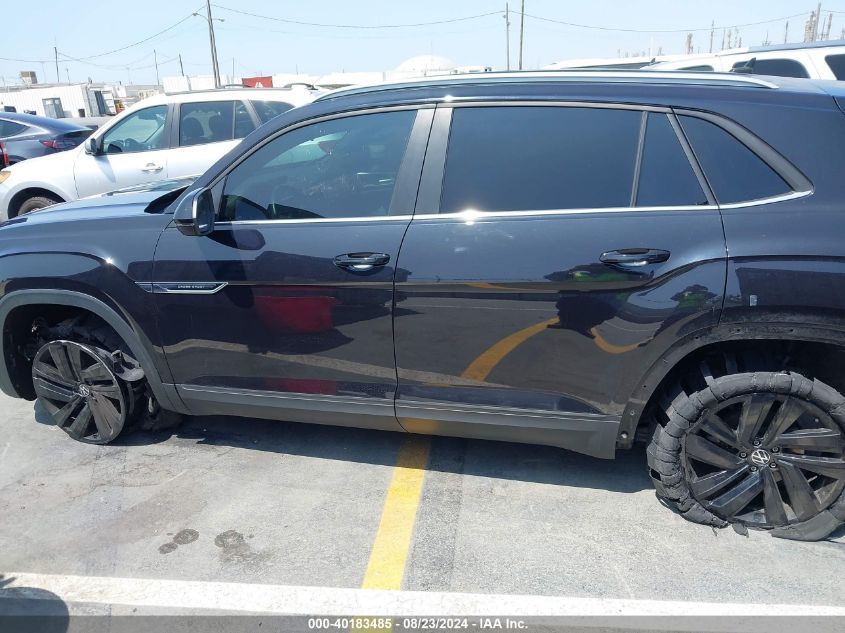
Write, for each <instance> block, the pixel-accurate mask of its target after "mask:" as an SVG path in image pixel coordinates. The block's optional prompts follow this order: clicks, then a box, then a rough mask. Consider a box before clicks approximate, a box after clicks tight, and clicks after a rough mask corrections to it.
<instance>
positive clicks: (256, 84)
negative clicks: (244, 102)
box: [243, 76, 273, 88]
mask: <svg viewBox="0 0 845 633" xmlns="http://www.w3.org/2000/svg"><path fill="white" fill-rule="evenodd" d="M243 83H244V85H245V86H249V87H250V88H272V87H273V78H272V77H270V76H267V77H244V78H243Z"/></svg>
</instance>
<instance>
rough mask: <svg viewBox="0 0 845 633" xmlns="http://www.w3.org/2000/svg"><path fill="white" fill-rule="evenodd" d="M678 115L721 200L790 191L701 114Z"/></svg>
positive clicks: (731, 200) (753, 155)
mask: <svg viewBox="0 0 845 633" xmlns="http://www.w3.org/2000/svg"><path fill="white" fill-rule="evenodd" d="M678 119H679V120H680V121H681V125H682V127H683V128H684V133H685V134H686V135H687V138H688V139H689V142H690V145H692V149H693V151H694V152H695V155H696V157H697V158H698V162H699V163H700V164H701V168H702V169H703V170H704V175H705V176H706V177H707V180H708V182H709V183H710V187H712V189H713V193H714V194H715V195H716V200H717V201H718V202H720V203H722V204H729V203H732V202H743V201H748V200H759V199H761V198H770V197H772V196H777V195H780V194H783V193H788V192H789V191H791V189H790V187H789V185H788V184H787V183H786V182H785V181H784V180H783V178H781V177H780V176H779V175H778V174H777V172H776V171H774V170H773V169H772V168H771V167H769V166H768V165H767V164H766V163H765V162H763V160H762V159H761V158H760V157H759V156H757V154H755V153H754V152H752V151H751V150H750V149H748V148H747V147H746V146H745V145H743V144H742V143H741V142H740V141H739V140H738V139H736V138H734V137H733V136H732V135H731V134H729V133H728V132H727V131H725V130H723V129H722V128H720V127H719V126H718V125H715V124H713V123H711V122H710V121H705V120H704V119H700V118H698V117H691V116H680V117H678Z"/></svg>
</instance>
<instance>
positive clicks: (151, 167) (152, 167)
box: [141, 163, 164, 174]
mask: <svg viewBox="0 0 845 633" xmlns="http://www.w3.org/2000/svg"><path fill="white" fill-rule="evenodd" d="M162 169H164V167H162V166H161V165H156V164H155V163H147V166H146V167H144V168H143V169H141V171H142V172H144V173H145V174H157V173H158V172H160V171H161V170H162Z"/></svg>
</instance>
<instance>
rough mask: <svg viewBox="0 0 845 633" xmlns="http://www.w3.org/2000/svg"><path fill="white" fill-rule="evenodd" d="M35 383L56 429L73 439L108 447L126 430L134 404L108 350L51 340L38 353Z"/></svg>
mask: <svg viewBox="0 0 845 633" xmlns="http://www.w3.org/2000/svg"><path fill="white" fill-rule="evenodd" d="M32 381H33V386H34V387H35V393H36V395H37V396H38V399H39V400H40V401H41V402H42V403H43V405H44V406H45V408H46V409H47V411H48V412H49V414H50V415H51V416H52V418H53V420H54V421H55V423H56V426H58V427H59V428H61V429H62V430H63V431H65V433H67V434H68V435H70V436H71V437H72V438H73V439H75V440H79V441H80V442H86V443H89V444H106V443H108V442H110V441H112V440H113V439H115V438H116V437H117V436H118V435H119V434H120V432H121V431H122V430H123V427H124V424H125V423H126V418H127V411H129V406H128V405H131V403H127V401H126V392H124V389H123V387H122V384H121V382H122V381H121V380H120V379H119V378H118V377H117V376H115V374H114V372H113V371H112V369H111V363H110V359H109V355H108V352H106V351H105V350H101V349H99V348H97V347H93V346H90V345H84V344H82V343H77V342H74V341H65V340H57V341H51V342H50V343H47V344H45V345H44V346H43V347H41V349H40V350H38V353H37V354H36V355H35V359H34V360H33V363H32ZM130 395H131V394H130Z"/></svg>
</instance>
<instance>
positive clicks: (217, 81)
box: [205, 0, 220, 88]
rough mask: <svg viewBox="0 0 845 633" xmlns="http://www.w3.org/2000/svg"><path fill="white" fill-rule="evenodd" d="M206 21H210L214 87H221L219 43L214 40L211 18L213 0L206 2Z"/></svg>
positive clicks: (209, 32)
mask: <svg viewBox="0 0 845 633" xmlns="http://www.w3.org/2000/svg"><path fill="white" fill-rule="evenodd" d="M205 19H206V20H208V41H209V44H211V68H212V72H213V73H214V87H215V88H219V87H220V67H219V66H218V65H217V41H216V40H215V39H214V19H213V18H212V17H211V0H205Z"/></svg>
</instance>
